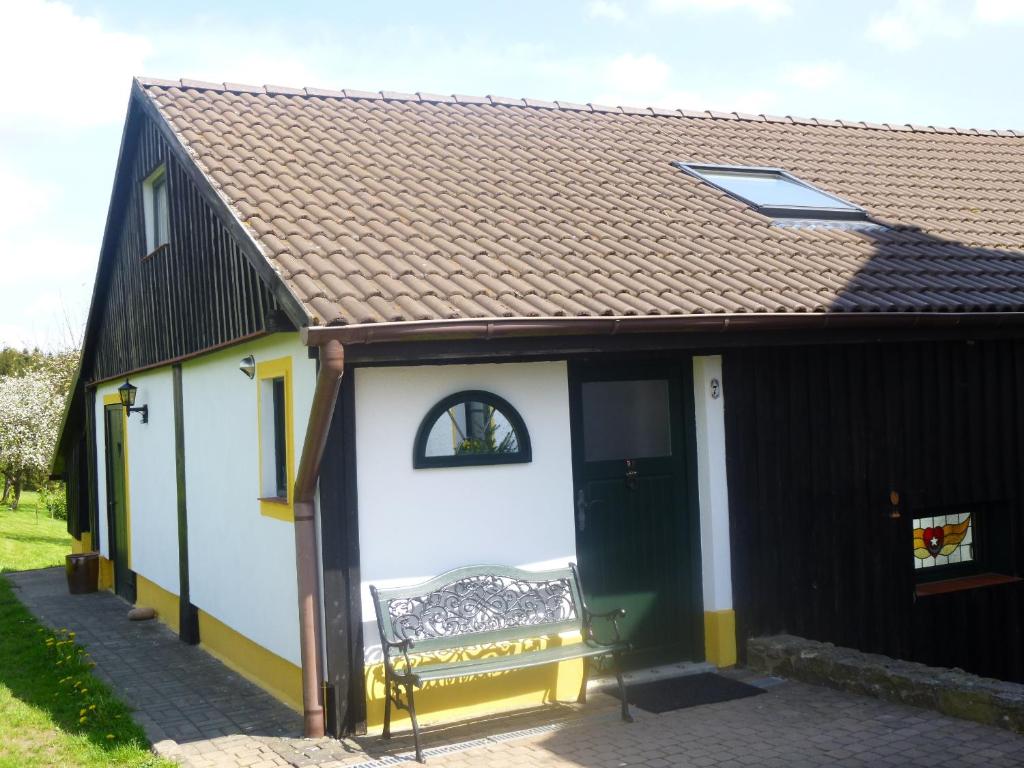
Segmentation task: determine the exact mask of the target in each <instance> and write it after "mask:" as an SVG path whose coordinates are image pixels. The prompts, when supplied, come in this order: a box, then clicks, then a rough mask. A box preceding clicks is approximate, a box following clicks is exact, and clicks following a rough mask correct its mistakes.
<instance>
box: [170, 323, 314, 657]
mask: <svg viewBox="0 0 1024 768" xmlns="http://www.w3.org/2000/svg"><path fill="white" fill-rule="evenodd" d="M249 354H251V355H253V356H254V357H255V358H256V361H257V362H261V361H264V360H274V359H277V358H280V357H284V356H286V355H290V356H291V357H292V377H293V383H292V401H293V430H294V434H293V440H294V447H295V467H296V468H298V464H299V457H300V456H301V453H302V442H303V440H304V439H305V434H306V421H307V419H308V418H309V409H310V405H311V403H312V399H313V389H314V386H315V383H316V364H315V362H314V361H313V360H310V359H309V357H308V355H307V350H306V347H304V346H302V344H301V343H300V342H299V339H298V335H297V334H277V335H275V336H272V337H270V338H268V339H260V340H257V341H255V342H253V343H251V344H240V345H238V346H235V347H231V348H230V349H229V350H226V351H224V352H218V353H216V354H213V355H208V356H204V357H201V358H197V359H195V360H191V361H188V362H186V363H185V364H184V365H183V366H182V394H183V400H184V423H185V483H186V494H187V499H188V540H189V583H190V589H191V598H192V602H193V603H194V604H195V605H196V606H198V607H199V608H200V609H202V610H203V611H206V612H207V613H208V614H210V615H211V616H213V617H214V618H216V619H218V620H219V621H221V622H223V623H224V624H227V625H228V626H229V627H231V628H232V629H234V630H235V631H236V632H239V633H241V634H243V635H245V636H246V637H248V638H249V639H250V640H253V641H254V642H256V643H258V644H260V645H262V646H263V647H265V648H267V649H268V650H270V651H272V652H274V653H276V654H277V655H279V656H281V657H283V658H285V659H287V660H288V661H291V662H292V663H294V664H299V663H300V660H299V619H298V596H297V587H296V575H295V534H294V525H293V523H291V522H285V521H282V520H277V519H274V518H270V517H265V516H263V515H261V514H260V506H259V501H258V498H259V495H260V489H259V486H260V483H259V450H258V442H257V417H256V414H257V403H256V397H257V382H256V381H255V380H253V379H249V378H248V377H247V376H245V375H244V374H242V373H241V372H240V371H239V370H238V363H239V361H240V360H241V359H242V358H243V357H245V356H246V355H249Z"/></svg>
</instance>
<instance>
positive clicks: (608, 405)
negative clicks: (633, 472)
mask: <svg viewBox="0 0 1024 768" xmlns="http://www.w3.org/2000/svg"><path fill="white" fill-rule="evenodd" d="M671 426H672V425H671V418H670V413H669V405H668V381H666V380H665V379H642V380H638V381H589V382H585V383H584V384H583V456H584V458H585V460H586V461H611V460H615V459H645V458H652V457H655V456H671V455H672V428H671Z"/></svg>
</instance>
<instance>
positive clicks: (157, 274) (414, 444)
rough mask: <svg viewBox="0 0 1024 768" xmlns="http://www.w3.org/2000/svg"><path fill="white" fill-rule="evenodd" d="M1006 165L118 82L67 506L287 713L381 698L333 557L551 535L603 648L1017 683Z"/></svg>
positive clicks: (811, 124) (1023, 497) (538, 105)
mask: <svg viewBox="0 0 1024 768" xmlns="http://www.w3.org/2000/svg"><path fill="white" fill-rule="evenodd" d="M1022 189H1024V134H1020V133H1014V132H1011V131H978V130H955V129H937V128H932V127H924V126H895V125H869V124H865V123H856V122H840V121H821V120H810V119H808V120H803V119H797V118H788V117H787V118H773V117H764V116H754V115H741V114H719V113H707V112H696V113H691V112H682V111H663V110H657V109H630V108H605V107H599V106H591V105H575V104H567V103H562V102H558V103H548V102H539V101H532V100H522V99H515V100H513V99H502V98H495V97H487V98H477V97H465V96H452V97H447V96H432V95H427V94H398V93H388V92H382V93H366V92H354V91H323V90H314V89H293V88H274V87H269V86H268V87H265V88H264V87H259V88H255V87H250V86H241V85H230V84H212V83H202V82H191V81H163V80H141V79H140V80H136V81H135V82H134V84H133V86H132V92H131V99H130V104H129V109H128V115H127V120H126V124H125V129H124V136H123V140H122V144H121V149H120V155H119V159H118V166H117V173H116V179H115V183H114V188H113V193H112V198H111V203H110V208H109V214H108V219H107V223H106V230H105V234H104V237H103V242H102V251H101V255H100V262H99V268H98V273H97V279H96V287H95V292H94V295H93V301H92V306H91V311H90V315H89V319H88V325H87V330H86V335H85V345H84V352H83V359H82V363H81V369H80V371H79V375H78V379H77V383H76V385H75V389H74V393H73V398H72V400H71V402H70V404H69V408H68V411H67V414H66V418H65V423H64V426H63V430H62V435H61V439H60V446H59V450H58V457H57V459H56V464H55V471H56V472H58V473H59V474H61V475H63V476H64V477H66V478H67V480H68V488H69V509H70V513H69V528H70V530H71V532H72V534H73V535H74V536H75V538H76V547H77V548H78V549H82V550H88V549H93V548H95V549H96V550H97V551H99V552H100V553H101V555H102V569H101V570H102V573H101V578H102V583H103V585H104V586H105V587H107V588H112V589H114V590H116V592H117V593H118V594H121V595H123V596H124V597H126V598H127V599H129V600H134V601H137V602H138V603H140V604H145V605H149V606H153V607H155V608H156V609H157V610H158V612H159V615H160V617H161V619H162V620H163V621H164V622H166V623H167V624H168V625H169V626H170V627H172V628H173V629H174V630H175V631H178V632H179V633H180V635H181V638H182V640H184V641H186V642H191V643H200V644H201V645H202V646H204V647H205V648H207V649H208V650H209V651H210V652H211V653H213V654H216V655H217V656H219V657H220V658H222V659H223V660H224V661H225V662H226V663H227V664H229V665H230V666H232V667H233V668H235V669H237V670H238V671H239V672H241V673H242V674H244V675H246V676H248V677H250V678H251V679H253V680H255V681H256V682H258V683H259V684H260V685H262V686H263V687H265V688H266V689H268V690H270V691H273V692H274V693H276V694H277V695H278V696H279V697H280V698H281V699H283V700H284V701H286V702H288V703H290V704H292V705H293V706H295V707H297V708H301V709H302V710H303V711H304V713H305V717H306V728H307V732H308V733H310V734H316V733H318V732H320V730H321V729H322V728H323V727H324V724H325V720H326V728H327V730H328V731H329V732H331V733H336V734H340V733H346V732H351V731H353V730H359V729H362V728H369V729H371V730H372V729H373V728H375V727H378V726H379V725H380V722H381V712H382V699H381V696H382V685H381V668H380V658H381V655H380V645H379V638H378V637H377V634H376V627H375V624H374V621H373V607H372V604H371V602H370V600H369V596H368V591H367V590H368V586H369V585H370V584H375V585H380V586H392V585H398V584H405V583H416V582H419V581H421V580H425V579H427V578H429V577H432V576H434V575H437V574H439V573H441V572H443V571H446V570H448V569H450V568H453V567H456V566H461V565H468V564H473V563H503V564H509V565H515V566H520V567H526V568H543V567H546V566H563V565H564V564H565V563H566V562H568V561H571V560H578V562H579V565H580V568H581V571H582V575H583V583H584V585H585V587H586V588H587V590H588V592H589V593H590V594H589V598H590V600H591V601H592V602H593V603H595V604H597V605H599V606H604V605H607V606H619V605H623V606H625V607H626V608H627V609H628V614H627V619H626V632H627V633H628V635H629V636H630V638H631V640H632V642H633V643H634V646H635V654H634V656H633V658H632V660H631V661H632V663H634V664H637V665H640V664H652V663H660V662H665V661H676V660H704V659H706V660H708V661H710V662H713V663H715V664H718V665H722V666H728V665H730V664H733V663H735V662H736V660H737V658H739V659H740V660H742V658H743V654H744V641H745V639H746V638H748V637H750V636H754V635H760V634H766V633H774V632H780V631H788V632H793V633H796V634H801V635H805V636H807V637H810V638H816V639H820V640H826V641H832V642H835V643H838V644H843V645H848V646H853V647H856V648H861V649H864V650H867V651H874V652H880V653H885V654H890V655H893V656H898V657H902V658H909V659H915V660H919V661H922V662H925V663H928V664H937V665H949V666H953V665H956V666H960V667H963V668H966V669H968V670H972V671H975V672H978V673H980V674H984V675H992V676H997V677H1002V678H1005V679H1009V680H1017V681H1021V680H1024V650H1022V649H1024V643H1022V642H1021V639H1022V636H1021V632H1022V624H1024V586H1022V582H1021V576H1024V506H1022V504H1024V472H1022V466H1024V402H1022V398H1021V393H1022V392H1024V324H1022V320H1024V313H1022V309H1024V197H1022V194H1021V190H1022ZM122 398H124V399H125V400H126V401H128V400H132V401H133V404H132V409H131V410H126V408H125V407H123V406H122ZM579 676H580V669H579V667H577V666H573V664H572V663H566V664H565V665H563V666H562V667H560V668H558V669H557V670H555V671H554V672H552V670H551V669H543V668H541V669H539V670H527V671H522V672H516V673H510V674H508V675H504V676H501V677H499V678H496V679H495V678H484V679H474V680H468V681H460V682H458V683H456V684H449V685H445V686H438V687H436V688H428V689H426V690H425V691H424V692H423V694H422V696H421V697H419V698H418V700H419V708H420V710H421V712H423V713H425V715H424V716H425V719H429V717H428V716H427V714H426V713H431V712H432V713H433V717H434V718H442V717H462V716H464V715H466V714H467V713H470V712H473V711H476V710H477V709H479V708H483V709H485V710H488V711H491V710H495V709H500V708H502V707H513V706H518V705H521V704H526V703H536V702H540V701H547V700H550V699H552V698H555V697H559V698H572V697H573V696H574V695H575V690H574V686H575V685H578V683H579V679H580V677H579Z"/></svg>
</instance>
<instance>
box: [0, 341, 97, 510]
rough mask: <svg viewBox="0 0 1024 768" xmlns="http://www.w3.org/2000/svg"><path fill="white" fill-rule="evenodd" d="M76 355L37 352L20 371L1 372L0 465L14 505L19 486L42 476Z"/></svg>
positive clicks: (34, 482) (30, 484)
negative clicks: (12, 373) (7, 373)
mask: <svg viewBox="0 0 1024 768" xmlns="http://www.w3.org/2000/svg"><path fill="white" fill-rule="evenodd" d="M77 360H78V352H77V350H69V351H66V352H59V353H55V354H49V355H37V356H36V359H35V360H34V361H33V363H31V364H30V365H29V366H28V367H26V368H25V369H24V370H23V371H22V372H21V373H20V374H18V375H14V376H3V377H0V470H2V472H3V475H4V498H6V497H7V496H8V495H9V492H13V493H14V499H13V501H12V504H11V506H12V508H13V509H17V508H18V502H19V500H20V498H21V492H22V490H23V489H25V488H26V487H34V486H37V485H38V484H39V483H41V482H43V481H44V480H45V479H46V474H47V472H48V470H49V467H50V459H51V457H52V456H53V451H54V448H55V447H56V444H57V437H58V434H57V433H58V430H59V429H60V423H61V419H62V418H63V415H64V404H65V402H66V399H67V396H68V391H69V389H70V386H71V379H72V377H73V376H74V370H75V366H76V365H77Z"/></svg>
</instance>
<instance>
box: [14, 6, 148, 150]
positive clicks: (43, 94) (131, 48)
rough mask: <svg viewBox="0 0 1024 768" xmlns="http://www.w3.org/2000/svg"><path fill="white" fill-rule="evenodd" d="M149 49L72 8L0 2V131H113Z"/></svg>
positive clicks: (139, 39)
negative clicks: (0, 88)
mask: <svg viewBox="0 0 1024 768" xmlns="http://www.w3.org/2000/svg"><path fill="white" fill-rule="evenodd" d="M151 50H152V46H151V44H150V42H149V41H148V40H147V39H146V38H145V37H143V36H141V35H135V34H128V33H124V32H118V31H115V30H111V29H109V28H107V27H105V26H104V25H103V23H102V22H101V21H100V20H99V19H97V18H95V17H91V16H80V15H78V14H77V13H75V11H74V10H73V9H72V8H71V6H69V5H66V4H65V3H60V2H44V1H43V0H19V2H3V3H0V72H4V73H5V78H4V97H3V99H2V100H0V127H9V128H11V127H13V128H16V129H21V130H31V131H45V132H52V131H59V130H61V129H63V128H68V127H70V128H81V127H87V126H95V125H109V124H115V125H116V124H117V123H119V122H121V120H122V119H123V118H124V111H125V107H126V106H127V104H128V90H129V86H130V83H131V76H132V75H133V74H138V73H139V72H141V71H142V70H143V65H144V63H145V60H146V57H147V55H148V54H149V53H150V51H151Z"/></svg>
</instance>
